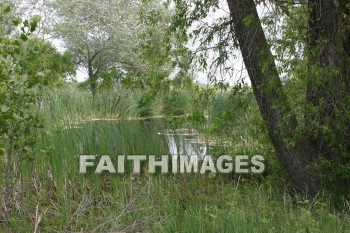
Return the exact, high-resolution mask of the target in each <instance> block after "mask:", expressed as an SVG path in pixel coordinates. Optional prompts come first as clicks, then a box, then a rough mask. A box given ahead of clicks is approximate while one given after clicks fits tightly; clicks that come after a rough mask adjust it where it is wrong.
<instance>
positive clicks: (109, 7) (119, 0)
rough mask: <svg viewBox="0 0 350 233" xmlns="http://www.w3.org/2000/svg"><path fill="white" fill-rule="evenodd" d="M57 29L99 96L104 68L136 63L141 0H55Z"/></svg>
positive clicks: (107, 69)
mask: <svg viewBox="0 0 350 233" xmlns="http://www.w3.org/2000/svg"><path fill="white" fill-rule="evenodd" d="M50 6H51V7H52V9H54V10H55V12H56V14H57V16H56V17H57V18H58V19H59V20H58V23H57V24H56V27H55V33H56V36H57V37H58V38H61V39H62V40H63V41H64V43H65V46H66V48H67V49H68V51H70V52H72V54H73V56H74V58H75V60H76V63H77V64H78V65H81V66H83V67H84V68H85V69H86V70H87V73H88V77H89V80H88V81H89V83H90V89H91V92H92V94H93V95H94V96H95V95H96V91H97V87H98V79H99V78H100V74H101V71H104V72H109V71H112V70H113V69H116V68H118V69H122V68H125V67H130V66H131V67H132V66H133V65H134V64H135V62H134V61H135V60H137V59H135V51H137V46H138V44H137V40H136V39H137V37H136V35H137V31H139V30H140V29H141V27H142V26H140V25H138V16H137V13H138V7H139V3H138V1H124V0H113V1H110V0H101V1H94V0H87V1H80V0H73V1H71V0H55V1H52V2H51V3H50Z"/></svg>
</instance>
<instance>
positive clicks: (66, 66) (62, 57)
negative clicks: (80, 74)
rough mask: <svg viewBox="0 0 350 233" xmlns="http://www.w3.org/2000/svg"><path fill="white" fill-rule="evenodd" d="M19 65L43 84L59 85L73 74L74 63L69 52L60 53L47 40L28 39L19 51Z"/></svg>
mask: <svg viewBox="0 0 350 233" xmlns="http://www.w3.org/2000/svg"><path fill="white" fill-rule="evenodd" d="M19 65H20V66H21V67H22V70H23V72H25V73H27V74H29V75H32V79H34V78H35V79H37V83H40V84H41V85H43V86H59V85H62V84H63V83H64V81H65V80H66V78H67V77H68V76H72V75H75V64H74V63H73V59H72V57H71V54H70V53H69V52H65V53H63V54H60V53H59V52H58V51H57V50H56V49H55V48H54V47H53V46H52V45H51V44H50V43H49V42H46V41H44V40H41V39H39V38H33V39H29V40H28V41H27V43H26V44H25V46H24V48H23V49H22V52H21V59H20V61H19Z"/></svg>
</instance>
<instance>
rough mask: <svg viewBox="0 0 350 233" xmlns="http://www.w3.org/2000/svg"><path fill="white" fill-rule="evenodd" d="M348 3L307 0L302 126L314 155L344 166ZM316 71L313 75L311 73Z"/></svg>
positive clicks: (349, 88) (349, 68)
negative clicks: (304, 128) (307, 20)
mask: <svg viewBox="0 0 350 233" xmlns="http://www.w3.org/2000/svg"><path fill="white" fill-rule="evenodd" d="M346 4H350V1H349V0H347V1H345V0H309V1H308V8H309V14H310V18H309V28H308V42H307V43H308V46H307V57H308V62H309V63H308V66H309V72H308V78H309V79H308V87H307V88H308V90H307V103H308V105H307V111H306V113H307V115H306V123H307V125H309V126H310V128H309V132H310V135H309V136H310V139H311V140H312V142H313V143H314V144H315V145H316V147H317V151H318V153H320V154H321V155H322V156H323V157H324V158H326V159H327V160H329V161H332V162H335V163H336V164H337V165H340V166H341V165H345V164H346V163H349V161H346V158H345V156H346V154H349V151H350V140H349V138H350V113H349V110H350V103H349V102H350V99H349V98H350V10H349V6H346ZM315 71H317V72H315Z"/></svg>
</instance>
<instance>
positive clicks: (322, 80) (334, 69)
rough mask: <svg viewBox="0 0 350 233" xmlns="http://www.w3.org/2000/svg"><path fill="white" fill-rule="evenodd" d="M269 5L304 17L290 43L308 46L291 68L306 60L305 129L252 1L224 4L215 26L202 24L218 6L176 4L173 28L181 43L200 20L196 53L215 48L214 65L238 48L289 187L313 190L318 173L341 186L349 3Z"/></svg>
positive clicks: (345, 155)
mask: <svg viewBox="0 0 350 233" xmlns="http://www.w3.org/2000/svg"><path fill="white" fill-rule="evenodd" d="M266 4H269V5H271V6H274V8H275V9H277V10H278V11H277V13H278V12H279V13H278V14H279V16H280V17H285V18H287V19H288V18H289V17H291V16H290V14H295V12H296V11H293V9H297V8H303V9H304V10H306V11H303V13H300V14H303V15H300V16H302V17H305V18H306V19H308V23H307V24H306V25H308V26H309V28H299V31H298V32H299V33H302V34H303V35H302V36H301V37H302V38H304V39H305V40H304V41H303V40H301V41H294V42H292V44H293V43H294V46H295V43H297V42H300V43H301V44H302V45H304V46H305V47H306V48H305V49H302V50H303V51H304V55H303V56H304V57H303V58H302V59H300V60H299V62H298V61H297V62H296V64H295V66H294V67H296V66H304V65H305V63H306V67H307V68H308V69H307V74H306V75H305V76H307V77H308V81H307V93H306V96H307V97H306V98H305V99H304V101H305V106H306V107H305V112H304V119H305V121H306V123H305V124H304V123H303V122H300V121H298V118H297V116H296V114H295V112H294V110H293V109H292V107H291V106H290V103H289V101H288V94H287V93H286V92H285V87H284V85H283V83H282V80H281V74H280V72H279V71H280V69H279V66H278V65H276V57H275V56H274V55H273V54H272V52H271V45H274V43H276V41H269V40H268V39H267V37H268V36H269V35H266V33H265V31H266V30H264V25H263V23H262V21H261V19H260V18H259V15H258V11H257V3H256V2H255V1H254V0H227V5H228V9H229V12H230V13H229V17H228V18H227V17H226V18H225V17H222V18H220V19H219V20H218V21H217V22H215V23H213V24H212V25H209V24H208V23H207V22H205V21H204V20H203V19H205V18H206V16H207V15H208V14H209V12H212V11H215V10H217V9H218V8H219V1H215V0H214V1H210V0H208V1H175V9H176V10H175V13H176V14H175V16H174V18H173V19H174V21H173V27H172V28H171V30H172V32H173V33H176V34H177V35H178V37H177V38H178V39H180V40H182V41H186V40H188V39H187V38H188V34H187V33H188V32H187V29H188V28H189V27H190V26H191V25H192V24H193V23H194V22H197V23H198V22H199V24H198V25H197V28H196V29H195V30H193V33H192V35H194V37H195V38H197V39H198V40H199V41H200V47H201V51H205V52H206V51H208V50H209V48H211V49H214V50H215V51H217V53H218V57H217V59H214V62H213V66H214V67H218V66H225V64H226V62H227V60H228V59H229V57H230V52H232V47H233V48H238V49H239V50H240V52H241V54H242V57H243V61H244V64H245V67H246V69H247V72H248V74H249V78H250V81H251V85H252V88H253V92H254V95H255V99H256V101H257V103H258V105H259V109H260V112H261V114H262V117H263V119H264V122H265V124H266V126H267V129H268V132H269V136H270V138H271V141H272V143H273V145H274V147H275V149H276V151H277V153H278V155H279V157H280V159H281V161H282V163H283V165H284V167H285V169H286V171H287V172H288V174H289V176H290V178H291V180H292V181H293V183H294V184H295V185H296V186H297V187H299V188H301V189H303V190H305V189H307V188H309V189H317V188H319V187H320V185H321V178H320V175H321V174H322V173H323V174H326V175H328V176H329V178H331V179H335V180H337V182H336V184H338V185H337V187H338V188H339V187H341V185H342V184H344V182H349V174H350V173H349V172H348V170H346V169H347V168H348V167H349V162H350V159H349V158H350V156H349V152H350V148H349V140H348V138H349V136H350V134H349V133H350V132H349V120H350V114H349V109H350V105H349V96H350V92H349V91H350V89H349V81H350V77H349V58H350V57H349V56H350V54H349V49H348V48H349V33H350V27H349V3H348V2H342V3H340V2H338V1H328V0H312V1H309V2H308V4H307V5H305V4H299V3H298V2H293V1H292V2H291V3H286V2H280V1H276V2H270V3H266ZM321 6H322V7H321ZM289 9H291V10H289ZM300 16H299V17H300ZM294 17H295V16H294ZM299 20H300V19H299ZM301 27H303V25H301ZM306 32H308V33H306ZM279 33H284V32H283V31H282V32H279ZM199 35H202V38H200V37H199ZM218 38H219V39H218ZM282 52H283V53H284V52H285V51H282ZM204 58H205V56H203V54H202V55H200V56H199V64H201V65H202V66H203V67H204V68H207V64H206V61H205V59H204ZM283 65H284V64H282V66H283ZM213 66H212V67H213ZM225 68H227V67H225ZM303 126H304V128H302V127H303ZM310 126H312V127H311V128H309V127H310ZM300 128H302V129H300ZM300 132H304V133H305V134H301V133H300ZM306 132H307V134H306ZM324 164H328V165H329V164H330V166H327V167H325V166H324ZM339 168H340V169H339ZM339 170H341V172H339ZM328 181H329V180H328Z"/></svg>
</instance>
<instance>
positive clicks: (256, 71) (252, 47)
mask: <svg viewBox="0 0 350 233" xmlns="http://www.w3.org/2000/svg"><path fill="white" fill-rule="evenodd" d="M227 3H228V6H229V9H230V14H231V18H232V21H233V29H234V32H232V33H235V37H236V38H237V40H238V42H239V47H240V50H241V53H242V55H243V60H244V64H245V66H246V68H247V71H248V74H249V77H250V80H251V83H252V88H253V92H254V95H255V98H256V100H257V102H258V105H259V109H260V112H261V114H262V117H263V119H264V121H265V123H266V126H267V129H268V132H269V136H270V138H271V140H272V143H273V145H274V147H275V149H276V151H277V153H278V155H279V157H280V159H281V161H282V163H283V165H284V167H285V169H286V171H287V173H288V174H289V176H290V178H291V180H292V182H293V183H294V184H295V185H296V186H297V187H298V188H301V189H303V190H305V189H315V188H318V186H319V182H318V179H317V176H316V174H317V172H316V170H317V167H316V164H317V163H318V160H317V158H318V156H317V154H316V153H315V150H314V148H313V147H312V145H311V144H310V143H309V142H308V140H302V139H301V140H298V141H297V143H295V145H294V146H291V145H289V144H290V143H288V141H289V142H291V141H292V138H293V136H295V128H296V127H297V120H296V116H295V115H294V113H293V111H292V109H291V107H290V105H289V103H288V101H287V96H286V94H285V93H284V90H283V86H282V83H281V80H280V78H279V74H278V71H277V67H276V65H275V62H274V57H273V55H272V53H271V51H270V47H269V45H268V43H267V40H266V37H265V34H264V31H263V29H262V25H261V22H260V19H259V17H258V13H257V10H256V6H255V3H254V0H227ZM291 144H293V143H291ZM288 145H289V146H288Z"/></svg>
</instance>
